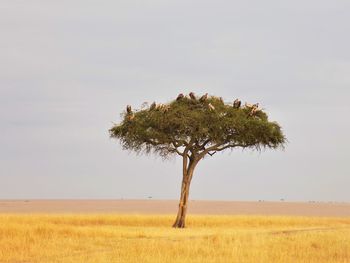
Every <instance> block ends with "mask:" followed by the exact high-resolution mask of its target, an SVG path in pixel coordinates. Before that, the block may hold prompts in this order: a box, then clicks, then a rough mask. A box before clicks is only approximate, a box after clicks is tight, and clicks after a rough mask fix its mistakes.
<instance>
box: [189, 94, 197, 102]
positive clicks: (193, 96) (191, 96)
mask: <svg viewBox="0 0 350 263" xmlns="http://www.w3.org/2000/svg"><path fill="white" fill-rule="evenodd" d="M189 95H190V98H191V99H193V100H195V99H196V96H195V95H194V93H193V92H190V94H189Z"/></svg>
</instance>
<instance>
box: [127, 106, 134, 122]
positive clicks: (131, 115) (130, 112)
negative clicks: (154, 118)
mask: <svg viewBox="0 0 350 263" xmlns="http://www.w3.org/2000/svg"><path fill="white" fill-rule="evenodd" d="M126 114H127V118H128V120H129V121H131V120H132V119H134V118H135V115H134V113H133V112H132V109H131V106H130V105H127V106H126Z"/></svg>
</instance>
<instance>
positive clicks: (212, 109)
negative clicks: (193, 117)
mask: <svg viewBox="0 0 350 263" xmlns="http://www.w3.org/2000/svg"><path fill="white" fill-rule="evenodd" d="M208 107H209V110H210V111H214V110H215V107H214V106H213V105H212V104H211V103H209V104H208Z"/></svg>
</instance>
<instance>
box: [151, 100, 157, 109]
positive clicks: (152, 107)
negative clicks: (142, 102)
mask: <svg viewBox="0 0 350 263" xmlns="http://www.w3.org/2000/svg"><path fill="white" fill-rule="evenodd" d="M156 106H157V104H156V102H155V101H154V102H153V103H152V104H151V107H149V110H154V109H155V108H156Z"/></svg>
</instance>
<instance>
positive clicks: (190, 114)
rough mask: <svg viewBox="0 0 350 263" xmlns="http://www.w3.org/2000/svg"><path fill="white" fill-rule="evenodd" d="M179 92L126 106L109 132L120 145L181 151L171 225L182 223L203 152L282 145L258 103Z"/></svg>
mask: <svg viewBox="0 0 350 263" xmlns="http://www.w3.org/2000/svg"><path fill="white" fill-rule="evenodd" d="M190 95H191V97H190V98H188V97H184V96H181V94H180V95H179V97H178V98H177V99H176V100H173V101H171V102H170V103H167V104H160V105H156V104H155V103H153V104H152V105H151V106H150V107H147V108H143V109H141V110H138V111H132V110H131V107H130V106H128V109H127V111H126V112H124V113H122V118H123V121H122V122H121V123H120V124H115V125H114V126H113V127H112V128H111V129H110V130H109V132H110V136H111V137H112V138H117V139H119V140H120V142H121V144H122V146H123V149H127V150H134V151H136V152H138V153H156V154H159V155H160V156H162V157H165V158H167V157H169V156H172V155H179V156H181V157H182V163H183V168H182V185H181V196H180V202H179V208H178V214H177V218H176V221H175V223H174V224H173V227H177V228H184V227H185V218H186V211H187V203H188V196H189V190H190V183H191V180H192V177H193V172H194V170H195V168H196V166H197V164H198V162H199V161H200V160H202V159H203V158H204V157H205V156H208V155H209V156H213V155H214V154H215V153H216V152H221V151H223V150H225V149H234V148H251V149H255V150H258V151H260V150H261V149H262V148H272V149H276V148H278V147H280V146H282V147H283V144H284V143H285V136H284V135H283V133H282V131H281V127H280V126H279V124H278V123H276V122H270V121H269V120H268V116H267V114H266V113H265V112H264V111H262V110H260V109H258V108H257V106H255V105H254V106H244V107H240V102H239V104H238V105H237V104H234V105H232V104H229V103H224V101H223V100H222V99H221V98H219V97H215V96H210V97H207V96H206V95H205V96H203V97H201V99H197V98H196V97H195V96H194V94H193V93H192V94H190Z"/></svg>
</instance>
